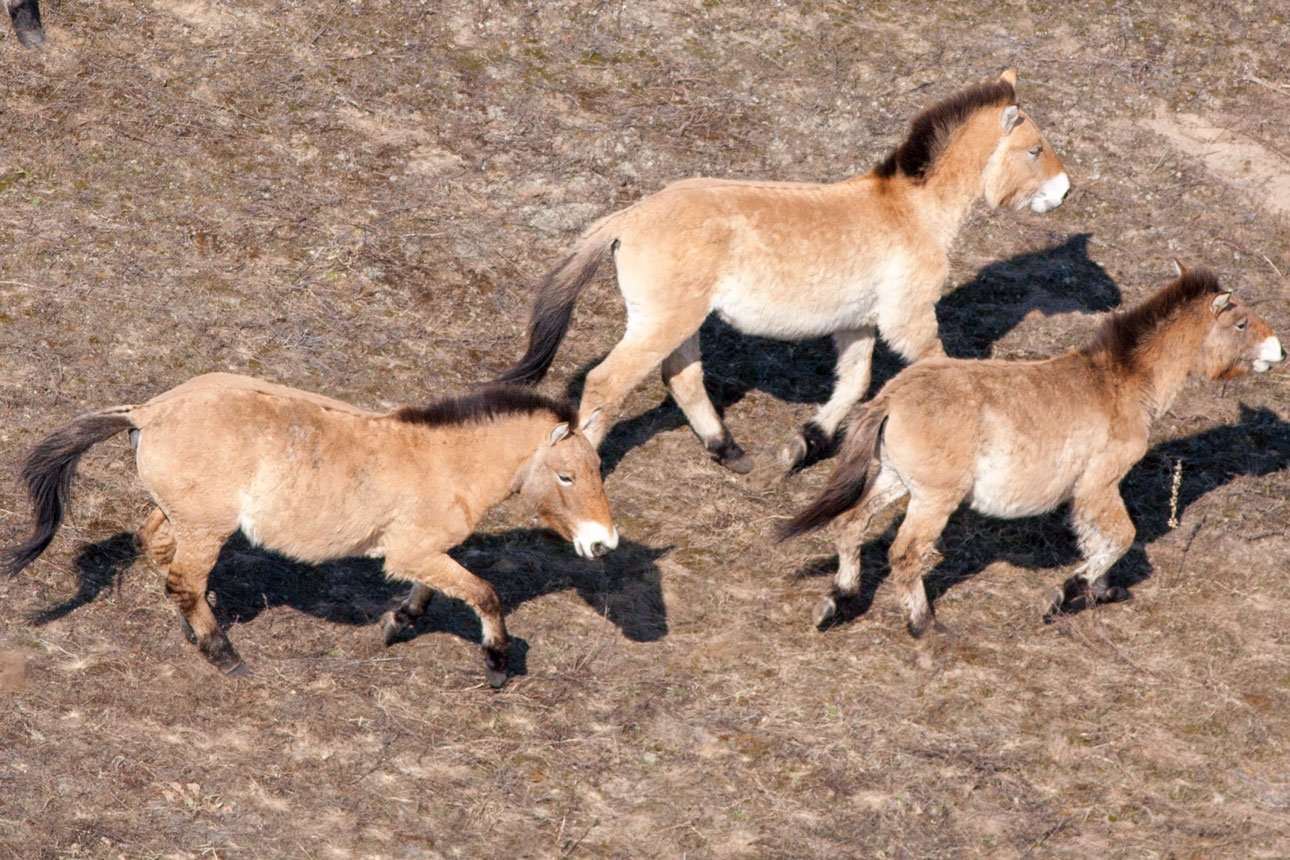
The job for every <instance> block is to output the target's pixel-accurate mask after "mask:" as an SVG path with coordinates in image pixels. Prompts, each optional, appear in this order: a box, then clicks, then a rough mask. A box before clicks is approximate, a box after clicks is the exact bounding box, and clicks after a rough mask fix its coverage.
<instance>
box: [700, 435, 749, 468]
mask: <svg viewBox="0 0 1290 860" xmlns="http://www.w3.org/2000/svg"><path fill="white" fill-rule="evenodd" d="M703 447H705V448H707V449H708V453H709V454H711V455H712V459H714V460H716V461H717V462H718V463H720V464H721V465H722V466H725V467H726V468H727V469H729V470H730V471H732V472H737V473H739V474H740V475H746V474H747V473H749V472H751V471H752V468H753V459H752V458H751V457H749V456H748V455H747V454H746V453H744V449H743V448H740V447H739V443H738V442H736V441H735V440H734V437H733V436H731V435H730V431H729V430H723V431H722V435H721V437H720V438H719V439H712V440H707V441H705V442H704V443H703Z"/></svg>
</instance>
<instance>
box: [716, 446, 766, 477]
mask: <svg viewBox="0 0 1290 860" xmlns="http://www.w3.org/2000/svg"><path fill="white" fill-rule="evenodd" d="M717 462H718V463H720V464H721V465H723V466H725V467H726V468H727V469H729V470H730V471H732V472H734V473H735V474H737V475H747V474H748V473H749V472H751V471H752V470H753V467H754V466H756V465H757V461H756V460H754V459H753V458H752V457H750V456H749V455H748V454H746V453H745V452H743V451H740V452H739V453H738V455H735V456H729V457H721V458H720V459H718V460H717Z"/></svg>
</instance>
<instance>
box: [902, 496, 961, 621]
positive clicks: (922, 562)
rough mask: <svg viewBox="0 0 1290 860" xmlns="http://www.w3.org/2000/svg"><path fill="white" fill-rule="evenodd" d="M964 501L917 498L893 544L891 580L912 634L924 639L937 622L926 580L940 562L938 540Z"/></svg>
mask: <svg viewBox="0 0 1290 860" xmlns="http://www.w3.org/2000/svg"><path fill="white" fill-rule="evenodd" d="M959 501H961V500H960V499H952V500H951V499H948V498H947V499H931V500H929V499H920V498H918V497H917V496H915V497H914V498H913V499H912V500H911V501H910V503H909V510H908V511H907V512H906V514H905V521H904V522H903V523H901V524H900V530H899V531H898V532H897V533H896V539H895V541H893V542H892V544H891V550H890V551H889V552H888V555H887V558H888V560H889V561H890V562H891V578H892V580H893V581H894V582H895V583H896V591H897V592H898V593H899V595H900V602H901V604H902V605H903V606H904V607H905V611H906V612H908V613H909V632H910V633H911V634H912V635H913V636H915V637H920V636H922V635H923V634H924V633H926V632H927V630H928V628H929V627H931V625H932V623H933V622H934V621H935V620H936V617H935V613H933V612H932V606H931V604H930V603H928V602H927V587H926V586H925V585H924V584H923V577H924V576H926V575H927V574H928V573H929V572H931V570H932V568H933V567H935V566H936V563H937V561H939V554H938V553H937V552H936V539H937V538H939V537H940V536H941V532H942V531H943V530H944V529H945V524H946V522H948V521H949V518H950V514H951V513H953V512H954V509H955V508H956V507H958V503H959Z"/></svg>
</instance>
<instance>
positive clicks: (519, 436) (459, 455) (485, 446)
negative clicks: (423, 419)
mask: <svg viewBox="0 0 1290 860" xmlns="http://www.w3.org/2000/svg"><path fill="white" fill-rule="evenodd" d="M553 426H554V424H553V423H552V419H551V416H549V415H537V414H534V415H507V416H503V417H500V418H497V419H494V420H492V421H489V422H487V423H484V424H463V425H458V426H454V427H444V428H438V429H439V430H440V432H443V433H445V434H447V435H448V436H449V437H450V439H451V441H452V443H453V448H454V449H455V450H454V456H453V458H452V462H451V464H450V468H451V470H452V471H453V472H454V473H455V474H456V475H457V477H458V480H457V492H458V493H461V494H464V495H465V496H466V497H468V498H470V499H471V500H473V502H474V505H475V507H476V508H477V510H476V515H477V516H483V513H484V511H485V510H487V509H488V508H490V507H492V506H493V505H495V504H497V503H498V502H500V501H501V500H502V499H505V498H507V497H508V496H510V495H511V494H512V493H514V492H515V491H516V490H517V489H518V486H519V482H518V478H519V475H520V472H521V471H522V470H523V468H524V466H525V464H527V463H528V461H529V459H530V458H531V457H532V456H533V452H534V451H536V450H537V448H538V445H540V444H542V442H543V440H544V439H545V438H546V436H547V435H549V434H550V432H551V428H552V427H553Z"/></svg>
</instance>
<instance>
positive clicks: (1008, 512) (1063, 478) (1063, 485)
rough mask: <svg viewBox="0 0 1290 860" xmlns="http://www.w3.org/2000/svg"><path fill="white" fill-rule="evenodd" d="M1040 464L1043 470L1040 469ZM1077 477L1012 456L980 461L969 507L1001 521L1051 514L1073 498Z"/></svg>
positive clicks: (987, 456)
mask: <svg viewBox="0 0 1290 860" xmlns="http://www.w3.org/2000/svg"><path fill="white" fill-rule="evenodd" d="M1036 465H1038V466H1039V467H1038V468H1037V467H1036ZM1074 483H1075V479H1074V476H1073V475H1070V474H1067V470H1065V469H1062V468H1060V467H1056V468H1054V464H1052V463H1042V462H1041V463H1038V464H1036V463H1035V462H1034V461H1031V462H1022V458H1020V457H1015V456H1009V455H1008V454H1002V455H1001V454H999V453H990V454H984V455H982V456H981V457H979V458H978V460H977V463H976V476H975V479H974V480H973V482H972V492H971V493H970V494H969V496H968V504H970V505H971V507H972V510H974V511H977V512H978V513H982V514H986V515H987V516H992V517H999V518H1001V519H1007V520H1011V519H1018V518H1020V517H1033V516H1037V515H1039V514H1043V513H1047V512H1048V511H1051V510H1052V509H1053V508H1055V507H1057V506H1058V505H1060V504H1061V503H1062V502H1064V501H1066V500H1067V499H1069V498H1070V494H1071V489H1072V488H1073V487H1074Z"/></svg>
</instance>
